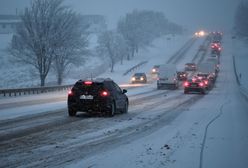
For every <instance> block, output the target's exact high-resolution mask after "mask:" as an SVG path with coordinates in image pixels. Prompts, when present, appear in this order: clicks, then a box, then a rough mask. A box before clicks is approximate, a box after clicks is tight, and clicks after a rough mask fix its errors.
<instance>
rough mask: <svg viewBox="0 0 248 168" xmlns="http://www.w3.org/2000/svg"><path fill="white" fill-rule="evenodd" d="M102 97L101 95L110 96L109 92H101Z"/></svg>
mask: <svg viewBox="0 0 248 168" xmlns="http://www.w3.org/2000/svg"><path fill="white" fill-rule="evenodd" d="M100 95H101V96H102V97H106V96H109V92H108V91H106V90H104V91H101V93H100Z"/></svg>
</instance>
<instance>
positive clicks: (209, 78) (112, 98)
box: [67, 34, 221, 117]
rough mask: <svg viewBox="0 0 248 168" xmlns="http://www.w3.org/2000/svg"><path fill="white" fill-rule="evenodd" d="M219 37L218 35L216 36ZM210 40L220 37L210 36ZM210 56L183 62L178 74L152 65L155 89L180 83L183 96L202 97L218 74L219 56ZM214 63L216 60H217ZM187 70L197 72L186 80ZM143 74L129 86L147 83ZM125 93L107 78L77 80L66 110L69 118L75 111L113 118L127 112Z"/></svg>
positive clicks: (166, 66)
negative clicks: (192, 61)
mask: <svg viewBox="0 0 248 168" xmlns="http://www.w3.org/2000/svg"><path fill="white" fill-rule="evenodd" d="M217 36H218V37H219V34H217ZM212 37H213V41H214V42H215V41H216V39H218V40H219V41H220V40H221V38H220V37H219V38H217V37H215V34H213V35H212ZM213 50H216V49H215V48H214V49H213V48H212V50H211V57H210V58H209V59H207V61H206V62H204V63H203V64H200V65H196V64H195V63H186V64H185V69H184V71H177V69H176V65H175V64H164V65H155V66H154V67H153V69H152V72H151V74H152V75H155V76H156V77H157V89H164V88H165V89H177V88H178V87H179V82H180V81H183V87H184V93H185V94H187V93H189V92H200V93H202V94H205V93H206V92H207V90H209V89H211V88H212V87H213V85H214V82H215V80H216V78H217V74H218V72H219V56H220V51H221V50H219V49H217V50H218V53H216V52H212V51H213ZM216 60H217V61H216ZM190 71H193V72H197V73H194V74H195V75H194V76H193V77H192V78H189V74H190V73H191V72H190ZM147 81H148V79H147V76H146V74H145V73H135V74H134V75H133V76H132V78H131V83H133V84H134V83H147ZM126 93H127V90H126V89H121V88H120V87H119V86H118V85H117V84H116V83H115V82H114V81H113V80H111V79H110V78H97V79H86V80H78V81H77V82H76V83H75V84H74V86H73V87H72V89H71V90H70V91H69V93H68V99H67V107H68V114H69V116H76V114H77V112H79V111H83V112H86V113H90V114H92V113H100V114H103V115H104V116H110V117H111V116H114V115H115V114H116V113H127V112H128V106H129V100H128V97H127V96H126Z"/></svg>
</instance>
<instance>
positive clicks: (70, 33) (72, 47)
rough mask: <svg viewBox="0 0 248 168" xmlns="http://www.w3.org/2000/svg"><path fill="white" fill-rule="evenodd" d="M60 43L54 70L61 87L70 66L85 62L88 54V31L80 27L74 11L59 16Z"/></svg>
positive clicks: (58, 43)
mask: <svg viewBox="0 0 248 168" xmlns="http://www.w3.org/2000/svg"><path fill="white" fill-rule="evenodd" d="M59 20H60V22H58V23H57V25H58V31H57V32H58V34H59V38H60V39H59V41H58V42H57V46H56V48H55V57H54V68H55V70H56V72H57V83H58V85H60V84H61V83H62V81H63V77H64V75H65V72H66V70H67V68H68V66H69V65H71V64H79V63H81V62H83V56H84V55H86V54H87V53H88V51H87V46H88V39H87V33H86V29H87V28H88V27H82V26H80V21H79V17H78V16H77V15H76V14H75V13H73V12H72V11H70V10H69V11H65V12H64V13H63V15H60V16H59Z"/></svg>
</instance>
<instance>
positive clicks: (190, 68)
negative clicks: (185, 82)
mask: <svg viewBox="0 0 248 168" xmlns="http://www.w3.org/2000/svg"><path fill="white" fill-rule="evenodd" d="M196 69H197V67H196V64H195V63H193V62H191V63H186V64H185V71H196Z"/></svg>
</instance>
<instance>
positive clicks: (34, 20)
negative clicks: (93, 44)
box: [10, 0, 81, 86]
mask: <svg viewBox="0 0 248 168" xmlns="http://www.w3.org/2000/svg"><path fill="white" fill-rule="evenodd" d="M62 3H63V0H34V1H32V2H31V7H30V8H26V10H25V12H24V14H23V15H21V19H22V22H21V24H20V25H19V26H18V28H17V32H16V34H15V35H14V36H13V39H12V44H11V47H10V52H11V54H12V55H13V56H14V57H15V59H16V60H17V61H19V62H22V63H26V64H30V65H32V66H33V67H34V68H35V69H37V70H38V72H39V76H40V85H41V86H44V85H45V79H46V77H47V74H48V72H49V70H50V69H51V65H52V62H53V61H55V64H57V63H59V64H62V65H63V66H64V65H67V64H68V63H65V62H64V60H66V59H67V58H68V56H69V54H71V53H73V54H74V50H73V49H72V47H71V46H70V44H72V43H74V42H78V38H79V37H81V34H80V33H79V31H76V32H75V31H74V30H75V29H73V31H69V30H68V29H69V28H72V27H70V26H69V24H75V23H76V19H75V14H74V13H73V12H72V11H71V10H70V9H69V8H68V7H65V6H63V5H62ZM76 36H77V37H78V38H77V39H75V37H76ZM79 44H81V43H79ZM75 45H76V46H77V45H78V44H75ZM73 47H74V46H73ZM74 49H75V50H77V49H78V47H75V48H74ZM61 53H63V55H66V56H67V57H66V59H65V57H64V58H61V57H60V55H62V54H61ZM58 70H59V71H63V70H61V67H59V66H58Z"/></svg>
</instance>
